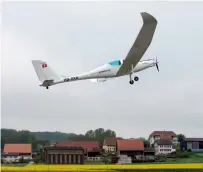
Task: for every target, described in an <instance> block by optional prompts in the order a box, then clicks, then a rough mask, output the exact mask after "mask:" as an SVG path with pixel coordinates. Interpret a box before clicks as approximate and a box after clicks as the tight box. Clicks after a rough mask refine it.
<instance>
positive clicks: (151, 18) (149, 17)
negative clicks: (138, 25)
mask: <svg viewBox="0 0 203 172" xmlns="http://www.w3.org/2000/svg"><path fill="white" fill-rule="evenodd" d="M141 16H142V19H143V22H144V23H151V22H153V23H157V19H156V18H155V17H154V16H152V15H151V14H149V13H147V12H141Z"/></svg>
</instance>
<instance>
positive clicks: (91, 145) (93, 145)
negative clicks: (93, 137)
mask: <svg viewBox="0 0 203 172" xmlns="http://www.w3.org/2000/svg"><path fill="white" fill-rule="evenodd" d="M55 146H56V147H82V148H83V149H84V155H85V156H87V157H95V156H98V155H100V153H101V149H100V146H99V142H98V141H62V142H57V143H56V145H55Z"/></svg>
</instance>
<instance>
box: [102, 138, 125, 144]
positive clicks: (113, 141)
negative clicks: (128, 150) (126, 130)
mask: <svg viewBox="0 0 203 172" xmlns="http://www.w3.org/2000/svg"><path fill="white" fill-rule="evenodd" d="M122 139H123V138H121V137H112V138H106V139H104V146H116V141H117V140H122Z"/></svg>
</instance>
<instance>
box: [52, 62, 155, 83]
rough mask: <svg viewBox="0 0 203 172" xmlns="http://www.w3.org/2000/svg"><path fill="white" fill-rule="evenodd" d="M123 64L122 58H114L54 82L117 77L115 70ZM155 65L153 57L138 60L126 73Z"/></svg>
mask: <svg viewBox="0 0 203 172" xmlns="http://www.w3.org/2000/svg"><path fill="white" fill-rule="evenodd" d="M122 64H123V60H115V61H112V62H110V63H107V64H104V65H102V66H100V67H98V68H96V69H93V70H91V71H89V72H86V73H83V74H80V75H76V76H71V77H65V78H64V79H63V80H62V81H58V82H55V83H54V84H58V83H62V82H71V81H78V80H86V79H99V78H105V79H106V78H113V77H118V76H117V72H118V70H119V69H120V67H121V65H122ZM155 65H156V61H155V60H154V59H149V60H142V61H140V62H139V63H138V64H137V65H136V66H135V67H134V68H133V69H132V70H131V71H130V72H129V73H128V74H126V75H129V74H130V73H136V72H140V71H142V70H145V69H147V68H149V67H153V66H155Z"/></svg>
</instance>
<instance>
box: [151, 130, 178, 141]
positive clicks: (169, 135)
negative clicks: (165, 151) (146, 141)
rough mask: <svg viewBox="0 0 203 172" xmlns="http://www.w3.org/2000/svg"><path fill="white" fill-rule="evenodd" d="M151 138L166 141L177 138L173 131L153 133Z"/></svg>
mask: <svg viewBox="0 0 203 172" xmlns="http://www.w3.org/2000/svg"><path fill="white" fill-rule="evenodd" d="M150 136H159V137H160V138H161V139H164V140H167V139H169V140H171V139H172V137H176V134H175V133H174V132H173V131H153V132H152V133H151V134H150Z"/></svg>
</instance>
